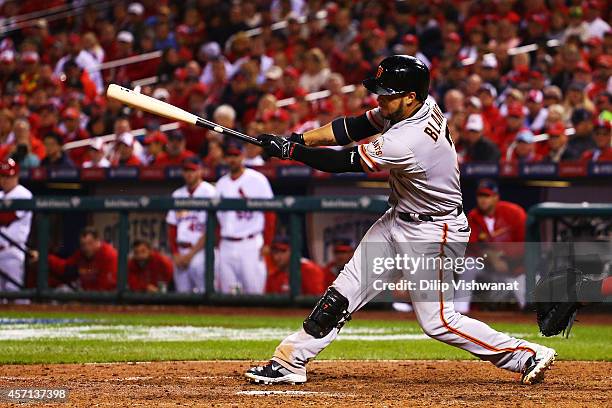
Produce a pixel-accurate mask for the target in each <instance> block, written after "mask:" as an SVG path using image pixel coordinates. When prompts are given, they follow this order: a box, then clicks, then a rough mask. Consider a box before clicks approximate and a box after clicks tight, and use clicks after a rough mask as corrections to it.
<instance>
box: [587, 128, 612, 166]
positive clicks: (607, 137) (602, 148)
mask: <svg viewBox="0 0 612 408" xmlns="http://www.w3.org/2000/svg"><path fill="white" fill-rule="evenodd" d="M593 140H594V141H595V145H596V146H597V147H596V148H594V149H590V150H587V151H586V152H584V153H583V154H582V157H581V158H580V160H581V161H583V162H592V161H593V162H604V161H605V162H607V161H612V147H610V141H611V140H612V133H610V122H609V121H605V120H602V119H597V120H596V121H595V133H593Z"/></svg>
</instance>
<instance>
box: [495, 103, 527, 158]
mask: <svg viewBox="0 0 612 408" xmlns="http://www.w3.org/2000/svg"><path fill="white" fill-rule="evenodd" d="M524 119H525V114H524V112H523V105H521V104H519V103H512V104H510V105H509V106H508V116H507V117H506V126H504V127H503V128H502V129H500V131H499V132H497V133H494V134H492V135H491V139H492V140H493V141H494V142H495V143H496V144H497V146H498V147H499V148H500V150H501V151H505V150H506V149H507V148H508V145H509V144H510V143H511V142H512V141H513V140H514V139H515V138H516V135H517V134H518V132H519V131H520V130H521V129H522V128H523V121H524Z"/></svg>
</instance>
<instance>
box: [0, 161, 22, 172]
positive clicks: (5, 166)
mask: <svg viewBox="0 0 612 408" xmlns="http://www.w3.org/2000/svg"><path fill="white" fill-rule="evenodd" d="M17 174H19V165H18V164H17V163H16V162H15V160H13V159H11V158H9V159H6V160H2V161H1V162H0V176H16V175H17Z"/></svg>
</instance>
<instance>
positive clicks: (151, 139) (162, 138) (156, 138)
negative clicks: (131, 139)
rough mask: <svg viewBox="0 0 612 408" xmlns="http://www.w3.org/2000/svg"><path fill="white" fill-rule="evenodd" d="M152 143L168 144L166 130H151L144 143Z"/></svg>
mask: <svg viewBox="0 0 612 408" xmlns="http://www.w3.org/2000/svg"><path fill="white" fill-rule="evenodd" d="M151 143H161V144H166V143H168V137H167V136H166V134H165V133H164V132H160V131H155V132H151V133H150V134H149V135H147V137H145V139H144V144H146V145H147V144H151Z"/></svg>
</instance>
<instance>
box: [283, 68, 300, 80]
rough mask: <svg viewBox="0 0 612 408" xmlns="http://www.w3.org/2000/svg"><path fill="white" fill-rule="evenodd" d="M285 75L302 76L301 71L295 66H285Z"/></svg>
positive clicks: (291, 76)
mask: <svg viewBox="0 0 612 408" xmlns="http://www.w3.org/2000/svg"><path fill="white" fill-rule="evenodd" d="M285 76H287V77H290V78H295V79H297V78H299V77H300V73H299V72H298V70H297V69H295V68H293V67H287V68H285Z"/></svg>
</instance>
